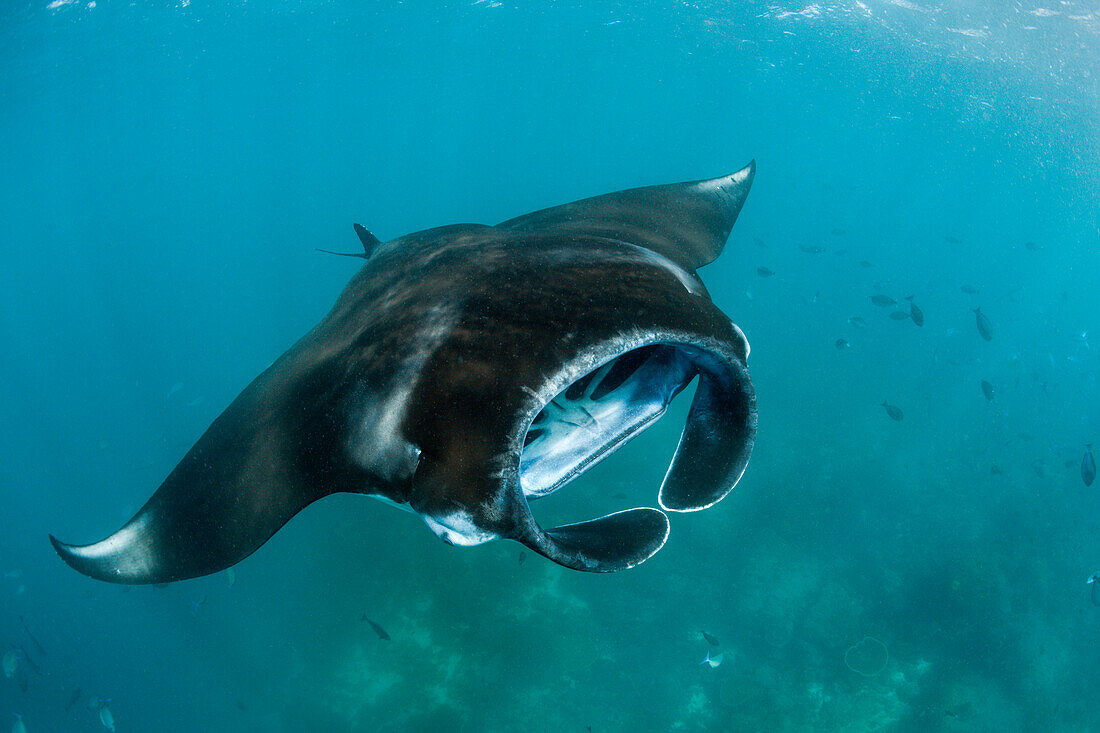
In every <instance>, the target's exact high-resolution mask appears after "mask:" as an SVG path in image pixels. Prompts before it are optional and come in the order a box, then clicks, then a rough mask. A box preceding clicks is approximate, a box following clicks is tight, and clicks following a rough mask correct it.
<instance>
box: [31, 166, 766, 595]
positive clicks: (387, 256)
mask: <svg viewBox="0 0 1100 733" xmlns="http://www.w3.org/2000/svg"><path fill="white" fill-rule="evenodd" d="M754 173H755V162H753V163H750V164H749V165H748V166H746V167H745V168H743V169H742V170H739V171H737V172H736V173H733V174H731V175H728V176H724V177H721V178H713V179H707V180H698V181H691V182H687V183H676V184H670V185H660V186H648V187H644V188H634V189H629V190H625V191H619V192H617V193H610V194H606V195H603V196H596V197H594V198H588V199H583V200H580V201H576V202H574V203H570V204H565V205H563V206H557V207H554V208H549V209H543V210H541V211H536V212H534V213H530V214H526V215H524V216H520V217H518V218H515V219H510V220H508V221H505V222H503V223H500V224H497V225H496V226H486V225H481V224H457V225H451V226H443V227H438V228H434V229H428V230H425V231H421V232H416V233H414V234H408V235H405V236H403V237H398V238H397V239H393V240H390V241H387V242H382V241H379V240H378V239H377V238H375V237H374V236H373V235H372V234H370V232H368V231H367V230H366V229H365V228H363V227H362V226H360V225H358V224H357V225H356V226H355V230H356V232H357V233H358V234H359V238H360V241H361V242H362V245H363V250H364V251H363V252H362V253H356V255H355V256H357V257H361V258H362V259H364V260H365V262H364V263H363V265H362V267H361V268H360V269H359V271H358V272H357V273H356V274H355V275H354V277H352V279H351V281H350V282H349V283H348V285H347V286H346V287H345V288H344V291H343V292H342V293H341V294H340V296H339V298H338V299H337V301H336V304H335V305H334V306H333V308H332V310H331V311H330V312H329V313H328V315H326V316H325V318H324V319H323V320H322V321H321V322H320V323H318V324H317V326H316V327H314V328H313V330H312V331H310V332H309V333H308V334H306V335H305V336H304V337H303V338H302V339H301V340H299V341H298V342H297V343H296V344H295V345H294V346H293V347H292V348H290V350H288V351H287V352H286V353H284V354H283V355H282V356H280V357H279V358H278V359H277V360H276V361H275V362H274V363H273V364H272V365H271V366H270V367H269V368H268V369H267V370H265V371H264V372H263V373H262V374H260V375H259V376H258V377H256V379H255V380H253V381H252V383H251V384H249V385H248V386H247V387H246V388H245V389H244V391H243V392H241V393H240V395H239V396H238V397H237V398H236V399H235V400H233V402H232V403H231V404H230V405H229V407H227V408H226V409H225V411H224V412H223V413H222V414H221V415H220V416H219V417H218V418H217V419H216V420H215V421H214V422H213V424H212V425H211V426H210V427H209V428H208V429H207V430H206V432H205V433H204V434H203V435H202V437H201V438H199V440H198V442H196V443H195V445H194V446H193V447H192V448H191V449H190V450H189V451H188V452H187V454H186V455H185V456H184V457H183V459H182V460H181V461H180V462H179V464H178V465H177V466H176V467H175V469H174V470H173V471H172V472H171V473H170V474H169V475H168V477H167V479H165V481H164V483H163V484H161V486H160V488H159V489H157V491H156V492H155V493H154V494H153V496H152V497H151V498H150V499H149V501H148V502H147V503H146V504H145V506H143V507H142V508H141V510H140V511H138V513H137V514H136V515H135V516H134V517H133V519H131V520H130V521H129V522H127V523H126V524H125V525H124V526H123V527H122V528H121V529H120V530H118V531H117V532H115V533H114V534H112V535H110V536H109V537H107V538H106V539H104V540H101V541H100V542H96V543H93V544H89V545H82V546H77V545H70V544H65V543H63V542H60V541H58V540H57V539H56V538H55V537H53V536H52V535H51V536H50V540H51V542H52V543H53V546H54V548H55V549H56V550H57V552H58V553H59V554H60V556H61V557H62V559H64V560H65V562H67V563H68V564H69V565H71V566H72V567H73V568H75V569H76V570H78V571H79V572H81V573H84V574H85V575H88V576H91V577H93V578H97V579H100V580H105V581H110V582H114V583H134V584H136V583H165V582H170V581H176V580H182V579H185V578H194V577H198V576H202V575H207V574H210V573H215V572H218V571H220V570H224V569H225V568H228V567H230V566H232V565H234V564H236V563H238V562H240V561H241V560H243V559H244V558H246V557H248V556H249V555H250V554H252V553H253V552H254V551H256V550H257V549H258V548H259V547H260V546H261V545H263V544H264V543H265V542H266V541H267V540H268V539H269V538H270V537H271V536H272V535H273V534H274V533H275V532H276V531H278V529H279V528H280V527H282V526H283V525H284V524H285V523H286V522H287V521H289V520H290V519H291V517H293V516H294V515H295V514H297V513H298V512H299V511H301V510H302V509H303V508H305V507H306V506H308V505H309V504H311V503H313V502H315V501H317V500H318V499H322V498H324V497H326V496H328V495H330V494H334V493H337V492H350V493H356V494H365V495H368V496H374V497H377V498H381V499H383V500H386V501H388V502H391V503H393V504H396V505H398V506H400V507H402V508H405V509H409V510H411V511H413V512H415V513H417V514H419V515H420V516H421V517H422V518H423V520H424V522H425V523H426V524H427V525H428V527H430V528H431V530H432V531H433V532H435V534H436V535H438V536H439V537H440V538H441V539H442V540H444V541H445V542H447V543H450V544H453V545H476V544H480V543H482V542H486V541H488V540H493V539H509V540H514V541H516V542H520V543H522V544H524V545H526V546H527V547H529V548H530V549H531V550H533V551H534V552H537V553H539V554H541V555H543V556H544V557H547V558H549V559H550V560H553V561H554V562H556V563H560V564H561V565H564V566H566V567H569V568H574V569H577V570H587V571H598V572H609V571H616V570H621V569H625V568H629V567H633V566H635V565H637V564H639V563H641V562H643V561H644V560H646V559H648V558H649V557H651V556H652V555H653V554H654V553H656V552H657V551H658V550H659V549H660V548H661V547H662V546H663V545H664V543H665V540H666V539H667V537H668V530H669V523H668V517H667V515H666V514H665V513H664V511H662V509H663V510H667V511H674V512H691V511H695V510H699V509H704V508H706V507H709V506H711V505H713V504H714V503H715V502H717V501H719V500H720V499H722V498H723V497H724V496H726V494H727V493H729V491H730V490H731V489H732V488H733V487H734V485H735V484H736V483H737V482H738V481H739V480H740V478H741V475H742V474H743V473H744V471H745V467H746V465H747V463H748V460H749V454H750V453H751V451H752V447H753V441H754V438H755V434H756V419H757V417H756V398H755V393H754V391H753V387H752V382H751V381H750V379H749V374H748V369H747V365H746V361H747V359H748V355H749V344H748V341H747V340H746V339H745V336H744V334H743V333H742V332H741V330H740V329H739V328H738V327H737V326H736V325H735V324H734V323H733V322H732V321H731V320H730V318H729V317H728V316H726V315H725V314H724V313H723V312H722V311H721V310H719V308H718V307H717V306H716V305H715V304H714V303H713V302H712V300H711V298H710V296H709V294H708V292H707V290H706V288H705V287H704V286H703V283H702V281H701V280H700V279H699V277H698V276H697V275H696V270H697V269H698V268H700V267H702V266H703V265H706V264H707V263H709V262H712V261H713V260H714V259H715V258H717V257H718V255H719V254H721V252H722V249H723V247H724V246H725V243H726V240H727V239H728V238H729V235H730V231H731V230H732V228H733V224H734V221H735V220H736V219H737V216H738V214H739V212H740V211H741V208H742V205H743V204H744V202H745V198H746V196H747V195H748V192H749V188H750V186H751V185H752V180H753V175H754ZM693 380H698V383H697V386H696V388H695V393H694V397H693V401H692V404H691V408H690V410H689V414H688V417H687V424H686V426H685V427H684V430H683V433H682V435H681V437H680V441H679V445H678V447H677V449H676V452H675V455H674V457H673V460H672V462H671V465H670V466H669V468H668V472H667V474H666V475H665V478H664V481H663V482H662V484H661V487H660V491H659V495H658V504H659V506H660V507H661V509H657V508H649V507H641V508H633V509H627V510H624V511H619V512H616V513H613V514H609V515H607V516H605V517H601V518H598V519H593V520H590V521H586V522H580V523H577V524H568V525H565V526H560V527H554V528H552V529H544V528H543V527H541V526H539V524H538V523H537V522H536V521H535V519H534V517H533V516H532V514H531V511H530V509H529V504H530V502H532V501H533V500H535V499H538V498H539V497H543V496H546V495H548V494H550V493H552V492H555V491H557V490H558V489H560V488H562V487H563V486H565V485H566V484H568V483H569V482H570V481H572V480H573V479H575V478H576V477H577V476H579V475H580V474H581V473H583V472H584V471H585V470H587V469H588V468H589V467H591V466H592V465H593V464H595V463H596V462H597V461H599V460H600V459H602V458H604V457H605V456H607V455H608V454H610V453H611V452H612V451H613V450H615V449H616V448H618V447H619V446H621V445H622V444H623V443H624V442H626V441H627V440H629V439H630V438H632V437H634V436H635V435H637V434H638V433H639V432H640V431H642V430H644V429H645V428H646V427H648V426H649V425H650V424H652V423H653V422H654V420H656V419H657V418H658V417H659V416H660V415H661V414H662V413H663V412H664V411H665V408H666V407H667V406H668V405H669V403H670V402H671V401H672V399H673V398H674V397H675V396H676V395H677V394H678V393H679V392H680V391H681V390H683V389H684V388H685V387H687V386H688V385H689V384H690V383H691V382H692V381H693Z"/></svg>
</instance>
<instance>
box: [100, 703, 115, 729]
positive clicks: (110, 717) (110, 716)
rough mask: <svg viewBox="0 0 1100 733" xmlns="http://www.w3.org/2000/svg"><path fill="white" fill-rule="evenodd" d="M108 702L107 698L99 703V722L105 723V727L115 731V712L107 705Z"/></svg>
mask: <svg viewBox="0 0 1100 733" xmlns="http://www.w3.org/2000/svg"><path fill="white" fill-rule="evenodd" d="M107 702H108V701H107V700H104V701H102V702H101V703H100V705H99V722H100V723H102V724H103V727H104V728H106V729H107V730H109V731H111V733H114V732H115V716H114V713H112V712H111V709H110V708H109V707H107Z"/></svg>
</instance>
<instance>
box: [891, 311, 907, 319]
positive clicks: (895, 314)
mask: <svg viewBox="0 0 1100 733" xmlns="http://www.w3.org/2000/svg"><path fill="white" fill-rule="evenodd" d="M890 320H891V321H907V320H909V314H908V313H906V312H905V311H892V312H891V313H890Z"/></svg>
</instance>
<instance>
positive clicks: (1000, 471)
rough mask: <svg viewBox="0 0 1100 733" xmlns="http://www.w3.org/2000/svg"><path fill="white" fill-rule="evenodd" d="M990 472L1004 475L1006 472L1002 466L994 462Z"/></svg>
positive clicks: (995, 474)
mask: <svg viewBox="0 0 1100 733" xmlns="http://www.w3.org/2000/svg"><path fill="white" fill-rule="evenodd" d="M989 472H990V473H991V474H993V475H994V476H1004V474H1005V472H1004V471H1002V470H1001V467H1000V466H998V465H997V464H996V463H994V464H993V465H992V466H990V468H989Z"/></svg>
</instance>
